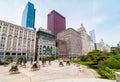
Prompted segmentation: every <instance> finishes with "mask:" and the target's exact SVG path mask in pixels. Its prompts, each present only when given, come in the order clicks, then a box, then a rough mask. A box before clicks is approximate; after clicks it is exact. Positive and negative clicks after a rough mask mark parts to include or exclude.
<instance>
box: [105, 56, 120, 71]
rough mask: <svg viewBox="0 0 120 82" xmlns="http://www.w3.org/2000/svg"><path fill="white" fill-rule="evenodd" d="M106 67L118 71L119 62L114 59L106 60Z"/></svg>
mask: <svg viewBox="0 0 120 82" xmlns="http://www.w3.org/2000/svg"><path fill="white" fill-rule="evenodd" d="M107 62H108V63H107V66H108V67H109V68H111V69H119V68H120V62H119V61H118V60H116V59H115V58H113V57H111V58H109V59H108V60H107Z"/></svg>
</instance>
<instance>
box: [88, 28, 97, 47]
mask: <svg viewBox="0 0 120 82" xmlns="http://www.w3.org/2000/svg"><path fill="white" fill-rule="evenodd" d="M89 34H90V39H91V41H92V42H93V43H94V47H95V49H97V46H96V37H95V30H91V31H90V32H89Z"/></svg>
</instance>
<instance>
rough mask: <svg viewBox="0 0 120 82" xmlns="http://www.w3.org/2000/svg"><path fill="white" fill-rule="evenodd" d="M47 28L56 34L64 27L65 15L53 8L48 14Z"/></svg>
mask: <svg viewBox="0 0 120 82" xmlns="http://www.w3.org/2000/svg"><path fill="white" fill-rule="evenodd" d="M47 29H48V30H50V31H51V32H52V34H54V35H56V36H57V33H59V32H61V31H63V30H65V29H66V21H65V17H63V16H62V15H61V14H59V13H58V12H56V11H55V10H53V11H51V12H50V13H49V14H48V19H47Z"/></svg>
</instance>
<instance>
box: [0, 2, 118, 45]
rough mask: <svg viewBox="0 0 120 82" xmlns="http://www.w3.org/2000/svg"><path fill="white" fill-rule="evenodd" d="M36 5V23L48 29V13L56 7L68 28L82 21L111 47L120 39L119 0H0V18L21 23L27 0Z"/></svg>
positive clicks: (75, 27) (77, 25)
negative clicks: (64, 18)
mask: <svg viewBox="0 0 120 82" xmlns="http://www.w3.org/2000/svg"><path fill="white" fill-rule="evenodd" d="M28 1H30V2H32V3H34V5H35V8H36V23H35V26H36V27H37V28H38V27H43V28H47V14H48V13H49V12H50V11H51V10H56V11H58V12H59V13H60V14H62V15H63V16H64V17H66V26H67V28H69V27H72V28H74V29H76V30H77V29H78V28H79V27H80V25H81V23H82V24H83V25H84V27H85V28H86V30H87V32H88V33H89V31H90V30H92V29H95V32H96V40H97V42H100V39H101V38H103V40H104V42H105V43H107V44H109V45H110V46H114V45H116V44H117V43H118V41H120V38H119V35H120V32H119V31H120V0H0V20H4V21H8V22H11V23H14V24H17V25H21V17H22V12H23V10H24V7H25V5H26V4H27V2H28Z"/></svg>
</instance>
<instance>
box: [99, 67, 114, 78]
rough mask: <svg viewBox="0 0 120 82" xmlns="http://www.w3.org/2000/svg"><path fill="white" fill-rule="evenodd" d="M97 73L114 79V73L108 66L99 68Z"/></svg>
mask: <svg viewBox="0 0 120 82" xmlns="http://www.w3.org/2000/svg"><path fill="white" fill-rule="evenodd" d="M98 73H99V74H100V75H101V77H102V78H107V79H115V74H114V73H113V71H112V70H111V69H110V68H109V67H102V68H99V70H98Z"/></svg>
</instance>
